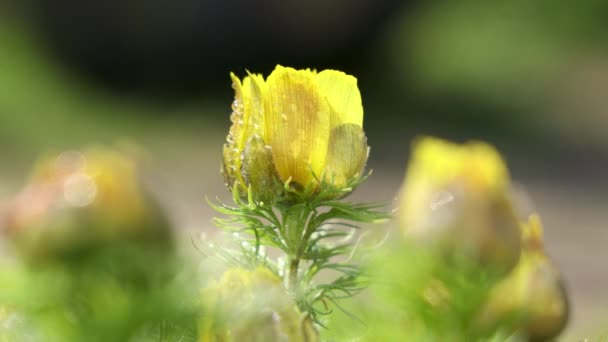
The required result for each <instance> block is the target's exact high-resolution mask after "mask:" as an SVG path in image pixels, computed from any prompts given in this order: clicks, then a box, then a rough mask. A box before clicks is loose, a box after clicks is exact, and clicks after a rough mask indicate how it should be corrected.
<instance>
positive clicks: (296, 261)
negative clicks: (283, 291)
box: [287, 257, 300, 294]
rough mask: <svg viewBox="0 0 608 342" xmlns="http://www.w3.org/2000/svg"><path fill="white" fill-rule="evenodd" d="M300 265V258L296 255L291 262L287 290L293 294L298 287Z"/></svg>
mask: <svg viewBox="0 0 608 342" xmlns="http://www.w3.org/2000/svg"><path fill="white" fill-rule="evenodd" d="M299 267H300V258H299V257H294V258H291V259H290V262H289V273H288V275H287V277H288V278H287V290H288V291H289V292H291V293H293V294H295V293H296V292H297V289H298V269H299Z"/></svg>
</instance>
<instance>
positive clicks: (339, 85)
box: [317, 70, 363, 127]
mask: <svg viewBox="0 0 608 342" xmlns="http://www.w3.org/2000/svg"><path fill="white" fill-rule="evenodd" d="M317 83H318V85H319V91H320V93H321V94H323V96H324V97H325V98H326V99H327V101H328V102H329V104H330V106H331V108H332V110H333V114H334V115H332V122H331V125H332V127H337V126H340V125H343V124H347V123H349V124H355V125H357V126H360V127H362V126H363V106H362V104H361V94H360V93H359V88H357V79H356V78H355V77H353V76H350V75H347V74H345V73H343V72H341V71H336V70H324V71H322V72H320V73H319V74H318V75H317Z"/></svg>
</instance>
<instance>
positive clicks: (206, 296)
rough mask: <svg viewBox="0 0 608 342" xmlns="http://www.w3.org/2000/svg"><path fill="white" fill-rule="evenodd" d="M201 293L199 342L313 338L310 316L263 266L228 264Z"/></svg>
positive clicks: (315, 334)
mask: <svg viewBox="0 0 608 342" xmlns="http://www.w3.org/2000/svg"><path fill="white" fill-rule="evenodd" d="M201 294H202V297H203V308H204V314H203V317H202V320H201V322H200V325H199V341H200V342H212V341H296V342H298V341H299V342H306V341H317V333H316V331H315V330H314V327H313V326H312V323H311V322H310V320H309V319H308V318H307V317H306V316H305V315H303V314H301V313H300V311H299V310H298V309H297V307H296V306H295V303H294V301H293V299H292V297H291V296H290V295H289V294H288V293H287V292H286V291H285V289H284V287H283V285H282V283H281V280H280V279H279V278H278V277H277V276H276V275H275V274H274V273H272V272H271V271H270V270H268V269H266V268H263V267H258V268H256V269H254V270H248V269H244V268H238V267H235V268H230V269H228V270H227V271H226V272H225V273H224V274H223V275H222V277H221V279H220V280H219V282H212V283H211V284H210V285H209V286H208V287H207V288H205V289H203V290H202V293H201Z"/></svg>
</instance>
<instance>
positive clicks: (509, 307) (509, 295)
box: [480, 215, 569, 341]
mask: <svg viewBox="0 0 608 342" xmlns="http://www.w3.org/2000/svg"><path fill="white" fill-rule="evenodd" d="M522 232H523V237H522V239H523V246H522V251H521V257H520V259H519V263H518V264H517V266H516V267H515V268H514V269H513V271H512V272H511V273H510V274H509V275H508V276H507V277H506V278H505V279H503V280H502V281H501V282H499V283H498V284H497V285H496V286H495V287H494V288H493V289H492V291H491V293H490V296H489V298H488V301H487V303H486V305H485V307H484V308H483V310H482V311H481V314H480V323H481V325H482V326H484V327H486V328H487V327H492V326H493V325H496V324H498V323H499V322H500V321H504V320H506V319H509V318H510V319H513V318H516V319H515V326H516V328H517V330H519V331H520V332H521V333H522V334H524V335H526V336H527V337H528V338H529V339H530V340H531V341H549V340H552V339H553V338H554V337H556V336H557V335H558V334H559V333H560V332H561V331H562V330H563V329H564V327H565V326H566V323H567V320H568V309H569V306H568V298H567V296H566V291H565V287H564V283H563V280H562V278H561V276H560V274H559V272H558V271H557V269H556V268H555V266H554V265H553V263H552V262H551V260H550V259H549V257H547V255H546V254H545V252H544V249H543V243H542V225H541V222H540V218H539V217H538V216H537V215H532V216H531V217H530V219H529V221H528V223H527V224H524V225H522Z"/></svg>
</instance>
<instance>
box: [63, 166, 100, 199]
mask: <svg viewBox="0 0 608 342" xmlns="http://www.w3.org/2000/svg"><path fill="white" fill-rule="evenodd" d="M96 196H97V184H95V180H93V178H91V176H89V175H87V174H85V173H82V172H78V173H75V174H73V175H71V176H69V177H68V178H67V179H66V180H65V182H64V183H63V198H64V199H65V201H66V202H67V203H68V204H69V205H71V206H74V207H86V206H87V205H89V204H91V203H93V201H94V200H95V197H96Z"/></svg>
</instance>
